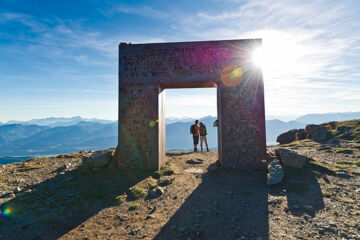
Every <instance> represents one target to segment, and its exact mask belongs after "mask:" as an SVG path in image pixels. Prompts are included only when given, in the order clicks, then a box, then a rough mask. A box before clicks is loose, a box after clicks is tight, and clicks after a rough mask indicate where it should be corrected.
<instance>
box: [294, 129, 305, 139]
mask: <svg viewBox="0 0 360 240" xmlns="http://www.w3.org/2000/svg"><path fill="white" fill-rule="evenodd" d="M306 137H307V132H306V131H305V129H299V130H297V133H296V139H297V140H303V139H306Z"/></svg>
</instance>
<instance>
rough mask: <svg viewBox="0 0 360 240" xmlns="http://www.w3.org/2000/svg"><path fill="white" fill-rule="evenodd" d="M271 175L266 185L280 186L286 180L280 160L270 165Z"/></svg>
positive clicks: (269, 174)
mask: <svg viewBox="0 0 360 240" xmlns="http://www.w3.org/2000/svg"><path fill="white" fill-rule="evenodd" d="M268 169H269V173H268V175H267V179H266V184H267V185H274V184H278V183H280V182H281V181H282V179H283V178H284V170H283V168H282V167H281V165H280V161H279V160H274V161H272V162H271V163H270V164H269V165H268Z"/></svg>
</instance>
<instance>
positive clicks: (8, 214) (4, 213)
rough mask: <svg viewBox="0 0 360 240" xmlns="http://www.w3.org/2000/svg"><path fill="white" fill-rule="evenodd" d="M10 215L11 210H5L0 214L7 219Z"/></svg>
mask: <svg viewBox="0 0 360 240" xmlns="http://www.w3.org/2000/svg"><path fill="white" fill-rule="evenodd" d="M10 214H11V210H10V208H8V207H7V208H5V209H4V210H2V211H1V212H0V215H1V216H6V217H9V216H10Z"/></svg>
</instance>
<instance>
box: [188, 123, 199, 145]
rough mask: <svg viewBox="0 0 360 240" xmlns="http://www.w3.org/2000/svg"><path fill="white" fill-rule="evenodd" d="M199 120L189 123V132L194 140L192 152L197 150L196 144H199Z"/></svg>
mask: <svg viewBox="0 0 360 240" xmlns="http://www.w3.org/2000/svg"><path fill="white" fill-rule="evenodd" d="M198 124H199V120H195V124H194V125H191V127H190V133H191V134H192V135H193V141H194V152H197V145H198V144H199V135H200V130H199V126H198Z"/></svg>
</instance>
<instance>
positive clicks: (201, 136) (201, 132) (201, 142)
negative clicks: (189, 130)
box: [199, 122, 209, 151]
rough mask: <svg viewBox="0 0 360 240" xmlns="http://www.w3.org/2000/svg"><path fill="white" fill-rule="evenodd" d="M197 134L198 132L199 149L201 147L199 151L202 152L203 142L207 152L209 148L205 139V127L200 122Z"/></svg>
mask: <svg viewBox="0 0 360 240" xmlns="http://www.w3.org/2000/svg"><path fill="white" fill-rule="evenodd" d="M199 132H200V147H201V151H203V142H205V145H206V150H207V151H209V146H208V143H207V139H206V135H207V131H206V126H205V124H204V123H202V122H200V128H199Z"/></svg>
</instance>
